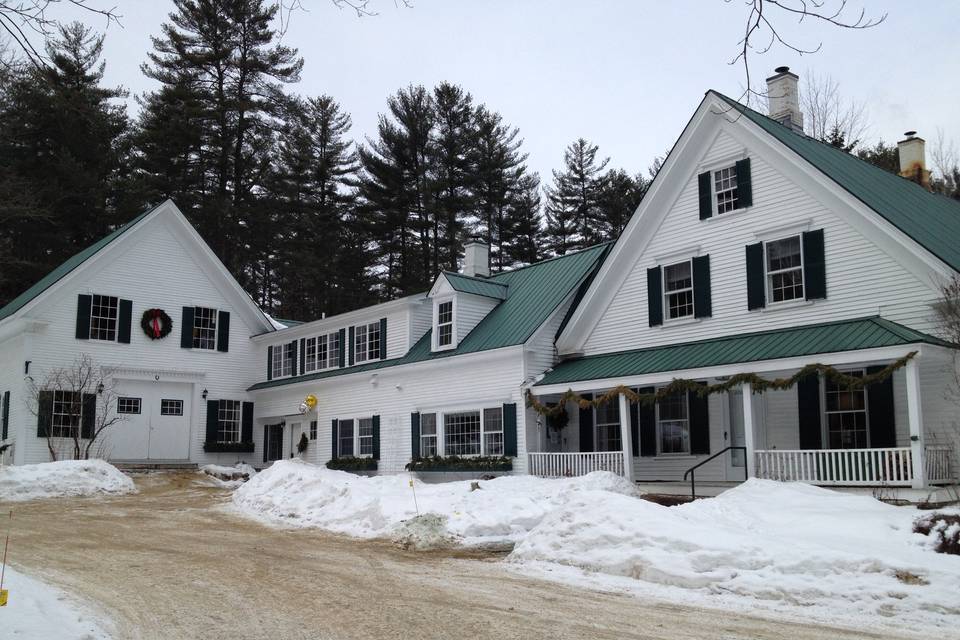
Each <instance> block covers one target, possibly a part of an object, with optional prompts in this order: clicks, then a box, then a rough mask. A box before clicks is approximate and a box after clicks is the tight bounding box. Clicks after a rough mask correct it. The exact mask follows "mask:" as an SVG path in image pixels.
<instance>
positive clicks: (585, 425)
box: [580, 393, 593, 453]
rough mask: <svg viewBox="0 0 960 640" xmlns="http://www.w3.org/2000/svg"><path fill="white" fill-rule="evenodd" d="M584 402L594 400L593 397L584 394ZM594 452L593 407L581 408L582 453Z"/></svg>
mask: <svg viewBox="0 0 960 640" xmlns="http://www.w3.org/2000/svg"><path fill="white" fill-rule="evenodd" d="M583 399H584V400H593V395H592V394H589V393H585V394H583ZM591 451H593V406H589V407H587V408H586V409H584V408H583V407H580V453H589V452H591Z"/></svg>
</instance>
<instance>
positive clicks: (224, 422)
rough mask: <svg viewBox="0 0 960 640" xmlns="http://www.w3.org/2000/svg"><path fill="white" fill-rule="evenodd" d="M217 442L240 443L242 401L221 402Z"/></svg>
mask: <svg viewBox="0 0 960 640" xmlns="http://www.w3.org/2000/svg"><path fill="white" fill-rule="evenodd" d="M219 405H220V406H219V416H218V418H219V427H218V429H217V442H240V401H239V400H221V401H220V402H219Z"/></svg>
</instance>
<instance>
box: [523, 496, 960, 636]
mask: <svg viewBox="0 0 960 640" xmlns="http://www.w3.org/2000/svg"><path fill="white" fill-rule="evenodd" d="M918 515H919V514H918V511H917V510H916V509H913V508H908V507H894V506H890V505H886V504H883V503H881V502H879V501H877V500H874V499H872V498H869V497H866V496H854V495H849V494H843V493H839V492H835V491H830V490H826V489H821V488H818V487H813V486H810V485H804V484H798V483H778V482H773V481H766V480H751V481H749V482H746V483H744V484H742V485H740V486H738V487H737V488H734V489H731V490H729V491H727V492H725V493H723V494H722V495H720V496H719V497H717V498H714V499H711V500H700V501H697V502H694V503H690V504H686V505H682V506H678V507H670V508H668V507H662V506H659V505H657V504H654V503H652V502H646V501H643V500H636V499H633V498H629V497H626V496H621V495H615V494H612V495H609V496H608V497H607V499H606V500H604V501H603V502H599V501H597V500H595V499H593V497H591V496H573V499H571V500H570V501H568V502H566V503H565V504H563V505H562V506H561V507H560V508H558V509H556V510H555V511H553V512H552V513H550V514H549V515H548V516H547V517H545V518H543V519H542V520H541V522H540V523H539V524H538V525H537V526H536V527H534V528H533V529H532V530H531V531H530V533H529V534H528V535H527V536H525V537H524V538H523V540H521V541H520V542H519V543H518V544H517V546H516V547H515V549H514V550H513V552H512V553H511V554H510V556H509V557H508V561H510V562H513V563H519V564H529V563H555V564H557V563H558V564H562V565H568V566H571V567H575V568H578V569H581V570H584V571H585V572H587V574H594V575H593V577H594V578H595V577H596V575H597V574H601V575H607V576H616V577H621V578H628V579H630V580H629V581H627V585H626V587H627V588H629V584H628V583H629V582H633V581H636V582H637V584H638V586H643V585H646V586H650V585H654V586H657V587H665V588H668V589H669V588H679V589H680V590H684V591H687V592H688V593H691V592H692V593H695V594H697V595H701V596H707V597H708V599H712V600H713V604H714V605H718V604H719V602H718V601H717V597H721V598H725V599H729V598H731V597H734V598H735V599H740V600H741V601H743V597H746V598H747V599H748V600H746V601H748V602H754V603H756V602H757V601H764V602H766V603H767V604H769V605H773V606H774V607H776V605H778V604H783V605H789V606H795V605H799V606H802V607H804V608H812V609H816V610H819V611H820V612H821V613H825V616H826V617H827V618H829V619H832V620H835V621H842V620H845V619H846V618H847V617H848V616H851V615H852V616H858V615H859V616H863V617H865V618H869V619H871V620H874V621H876V620H877V619H878V618H877V616H882V617H896V618H897V624H898V625H900V624H904V626H907V625H909V624H910V623H917V624H925V625H929V624H931V623H932V624H934V625H944V626H946V625H956V624H958V623H960V598H958V596H957V594H958V593H960V557H956V556H945V555H942V554H936V553H933V552H932V551H931V549H930V543H929V541H928V539H927V538H925V537H924V536H921V535H917V534H914V533H912V531H911V529H912V523H913V520H914V519H915V518H916V517H917V516H918ZM898 576H899V577H898ZM569 578H570V576H569V575H567V578H566V579H568V580H569ZM925 583H926V584H925ZM618 584H619V585H620V586H624V584H625V583H623V582H620V583H618ZM738 596H739V597H740V598H736V597H738Z"/></svg>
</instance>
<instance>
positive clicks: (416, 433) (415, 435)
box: [410, 411, 420, 460]
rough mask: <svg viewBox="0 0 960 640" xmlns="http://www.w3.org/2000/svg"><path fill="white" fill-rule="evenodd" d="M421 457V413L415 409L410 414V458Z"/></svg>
mask: <svg viewBox="0 0 960 640" xmlns="http://www.w3.org/2000/svg"><path fill="white" fill-rule="evenodd" d="M419 457H420V414H419V413H417V412H416V411H414V412H413V413H411V414H410V459H411V460H416V459H418V458H419Z"/></svg>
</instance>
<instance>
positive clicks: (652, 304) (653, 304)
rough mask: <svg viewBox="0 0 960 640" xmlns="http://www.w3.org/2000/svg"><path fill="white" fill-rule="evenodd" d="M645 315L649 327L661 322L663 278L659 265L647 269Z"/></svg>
mask: <svg viewBox="0 0 960 640" xmlns="http://www.w3.org/2000/svg"><path fill="white" fill-rule="evenodd" d="M647 315H648V317H649V321H650V326H651V327H656V326H657V325H661V324H663V280H662V278H661V275H660V267H654V268H653V269H647Z"/></svg>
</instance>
